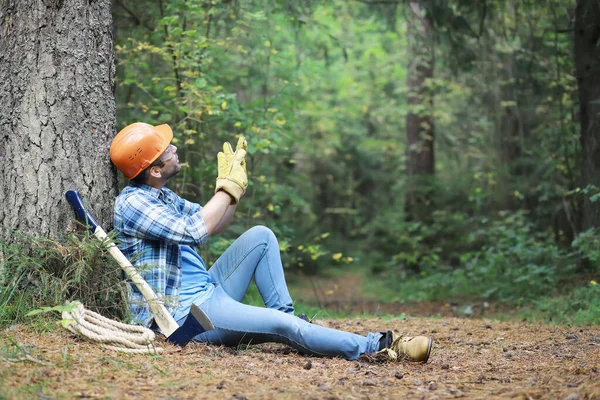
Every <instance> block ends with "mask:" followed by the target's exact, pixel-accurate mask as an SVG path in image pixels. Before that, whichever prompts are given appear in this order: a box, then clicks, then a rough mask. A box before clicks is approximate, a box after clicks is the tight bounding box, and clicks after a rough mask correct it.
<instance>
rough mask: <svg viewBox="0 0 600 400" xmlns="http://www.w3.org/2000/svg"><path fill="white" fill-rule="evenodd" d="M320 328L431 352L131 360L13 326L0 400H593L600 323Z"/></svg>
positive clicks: (226, 351)
mask: <svg viewBox="0 0 600 400" xmlns="http://www.w3.org/2000/svg"><path fill="white" fill-rule="evenodd" d="M317 323H319V324H323V325H326V326H329V327H332V328H338V329H343V330H347V331H351V332H357V333H362V334H364V333H366V332H369V331H381V330H387V329H390V330H396V331H398V332H403V333H410V334H424V335H430V336H432V337H433V338H434V347H433V351H432V354H431V357H430V360H429V362H428V363H427V364H421V363H414V362H408V361H402V362H383V361H375V360H372V359H369V358H367V357H363V358H361V359H359V360H357V361H346V360H341V359H336V358H317V357H305V356H302V355H300V354H298V353H297V352H296V351H293V350H291V349H289V348H288V347H286V346H283V345H278V344H263V345H254V346H240V347H239V348H237V349H235V348H225V347H219V346H210V345H204V344H197V343H191V344H189V345H188V346H186V347H185V348H184V349H183V350H181V349H179V348H177V347H174V346H171V345H170V344H168V343H164V342H163V341H162V339H161V340H160V343H159V344H160V345H163V346H165V347H166V351H165V353H163V354H162V355H160V356H148V355H127V354H119V353H115V352H112V351H108V350H102V349H100V348H99V347H98V346H96V345H93V344H90V343H87V342H83V341H80V340H78V339H77V338H74V337H73V336H72V335H71V334H70V333H69V332H66V331H64V330H62V329H58V330H51V331H47V330H43V329H40V327H39V326H38V327H35V326H15V327H11V328H9V329H6V330H3V331H0V398H2V399H3V398H9V399H29V398H31V399H34V398H36V399H39V398H85V399H87V398H119V399H188V398H189V399H192V398H194V399H197V398H205V399H214V398H219V399H221V398H224V399H237V400H241V399H368V398H370V399H380V398H385V399H387V398H407V399H412V398H418V399H451V398H476V399H488V398H517V399H566V400H577V399H600V326H593V327H564V326H549V325H532V324H526V323H519V322H496V321H490V320H482V319H464V318H463V319H460V318H452V317H441V318H421V317H418V318H417V317H415V318H413V317H410V316H409V317H408V318H406V319H394V318H391V317H387V318H362V319H361V318H352V319H344V320H318V321H317ZM15 343H17V344H18V345H19V347H18V348H17V347H16V346H15ZM25 353H27V354H28V355H29V356H28V360H27V359H26V358H25V357H24V355H25Z"/></svg>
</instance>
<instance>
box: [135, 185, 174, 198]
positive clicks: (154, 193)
mask: <svg viewBox="0 0 600 400" xmlns="http://www.w3.org/2000/svg"><path fill="white" fill-rule="evenodd" d="M129 184H130V185H131V186H133V187H137V188H140V189H142V190H145V191H146V192H148V193H150V195H151V196H152V197H155V198H157V199H160V197H161V195H162V196H164V197H167V193H166V192H165V191H163V189H165V188H162V189H157V188H155V187H152V186H149V185H146V184H145V183H141V184H139V183H135V182H130V183H129Z"/></svg>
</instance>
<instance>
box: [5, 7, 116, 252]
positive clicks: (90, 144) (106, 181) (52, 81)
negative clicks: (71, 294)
mask: <svg viewBox="0 0 600 400" xmlns="http://www.w3.org/2000/svg"><path fill="white" fill-rule="evenodd" d="M113 76H114V55H113V37H112V18H111V1H110V0H98V1H91V2H90V1H87V0H0V99H2V101H1V102H0V132H1V135H2V145H1V146H0V163H1V164H2V170H3V173H2V177H1V178H0V192H1V193H3V196H4V200H3V203H4V204H3V206H2V208H1V209H0V227H1V231H0V236H1V237H0V239H5V240H10V238H11V237H13V235H14V233H15V232H20V233H25V234H34V235H43V236H47V237H56V236H58V235H59V234H60V233H62V232H64V231H65V230H66V229H68V228H69V226H70V224H71V223H72V221H73V220H74V214H73V212H72V211H71V209H70V206H69V205H68V203H67V202H66V200H65V197H64V194H65V191H66V190H69V189H78V190H79V191H80V192H81V193H82V196H83V197H84V200H86V203H87V204H88V205H89V207H90V208H91V209H92V210H93V211H94V213H95V214H96V218H97V219H98V220H99V221H98V222H100V223H101V224H102V225H104V227H105V229H108V228H110V227H112V213H113V201H114V197H115V195H116V193H117V175H116V169H115V168H114V167H113V166H112V165H111V163H110V158H109V154H108V149H109V146H110V141H111V139H112V137H113V136H114V132H115V101H114V95H113V85H114V84H113Z"/></svg>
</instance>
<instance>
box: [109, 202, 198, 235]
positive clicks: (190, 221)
mask: <svg viewBox="0 0 600 400" xmlns="http://www.w3.org/2000/svg"><path fill="white" fill-rule="evenodd" d="M182 200H183V199H182ZM188 203H190V205H191V206H189V207H191V208H190V211H189V212H191V210H192V209H194V208H197V210H199V209H200V206H199V205H197V204H196V206H197V207H194V206H193V204H195V203H191V202H188ZM122 216H123V218H122V224H121V227H120V229H121V230H122V231H123V233H124V234H126V235H130V236H134V237H138V238H141V239H146V240H164V241H166V242H168V243H173V244H187V245H190V246H197V245H200V244H202V243H204V242H206V240H207V239H208V230H207V229H206V224H205V222H204V219H203V218H202V215H201V214H200V213H199V212H194V213H192V214H191V215H187V214H185V213H180V212H178V211H176V210H175V209H173V208H172V207H170V206H168V205H166V204H164V203H162V202H160V201H158V200H156V199H153V198H152V197H148V196H129V197H128V198H127V199H125V201H124V202H123V213H122Z"/></svg>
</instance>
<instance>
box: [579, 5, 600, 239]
mask: <svg viewBox="0 0 600 400" xmlns="http://www.w3.org/2000/svg"><path fill="white" fill-rule="evenodd" d="M599 40H600V3H598V1H596V0H579V2H578V3H577V7H576V8H575V68H576V71H577V85H578V89H579V103H580V104H579V106H580V113H581V114H580V119H581V148H582V152H583V154H582V156H583V157H582V172H583V173H582V175H583V176H582V178H583V186H587V185H589V184H592V185H595V186H596V187H600V75H599V72H600V48H599V47H598V41H599ZM589 197H590V196H586V197H585V199H584V202H583V212H582V218H583V220H582V228H583V229H584V230H585V229H588V228H590V227H593V226H600V202H592V201H590V199H589Z"/></svg>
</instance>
